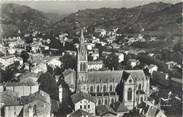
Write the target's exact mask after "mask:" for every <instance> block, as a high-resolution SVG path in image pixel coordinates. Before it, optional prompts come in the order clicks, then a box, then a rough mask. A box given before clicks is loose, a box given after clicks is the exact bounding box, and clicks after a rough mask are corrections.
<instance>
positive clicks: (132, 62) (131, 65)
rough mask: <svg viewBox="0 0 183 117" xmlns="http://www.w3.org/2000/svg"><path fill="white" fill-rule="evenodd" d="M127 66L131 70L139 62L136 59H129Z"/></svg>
mask: <svg viewBox="0 0 183 117" xmlns="http://www.w3.org/2000/svg"><path fill="white" fill-rule="evenodd" d="M128 64H129V65H130V67H131V68H134V67H136V66H137V65H139V64H140V61H139V60H136V59H129V60H128Z"/></svg>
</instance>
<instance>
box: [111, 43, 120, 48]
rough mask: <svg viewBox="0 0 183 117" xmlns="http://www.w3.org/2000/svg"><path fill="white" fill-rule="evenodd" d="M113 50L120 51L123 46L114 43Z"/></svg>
mask: <svg viewBox="0 0 183 117" xmlns="http://www.w3.org/2000/svg"><path fill="white" fill-rule="evenodd" d="M111 46H112V48H113V49H120V47H121V45H119V44H117V43H112V44H111Z"/></svg>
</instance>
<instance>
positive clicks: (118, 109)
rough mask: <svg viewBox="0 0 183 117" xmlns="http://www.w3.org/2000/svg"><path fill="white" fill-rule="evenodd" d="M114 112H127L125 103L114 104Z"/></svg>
mask: <svg viewBox="0 0 183 117" xmlns="http://www.w3.org/2000/svg"><path fill="white" fill-rule="evenodd" d="M113 109H114V111H116V112H127V111H128V109H127V107H126V106H125V105H124V103H121V102H116V103H114V107H113Z"/></svg>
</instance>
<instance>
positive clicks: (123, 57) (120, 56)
mask: <svg viewBox="0 0 183 117" xmlns="http://www.w3.org/2000/svg"><path fill="white" fill-rule="evenodd" d="M116 55H117V56H118V62H119V63H121V62H123V61H124V60H125V54H124V53H122V52H117V53H116Z"/></svg>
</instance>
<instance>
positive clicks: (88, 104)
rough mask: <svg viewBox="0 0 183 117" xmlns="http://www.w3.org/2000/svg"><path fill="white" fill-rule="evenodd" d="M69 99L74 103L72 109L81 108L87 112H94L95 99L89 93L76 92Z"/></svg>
mask: <svg viewBox="0 0 183 117" xmlns="http://www.w3.org/2000/svg"><path fill="white" fill-rule="evenodd" d="M71 99H72V102H73V104H74V111H77V110H79V109H81V110H83V111H86V112H88V113H91V114H95V100H94V98H93V97H92V96H91V95H90V94H88V93H84V92H77V93H75V94H73V95H72V96H71Z"/></svg>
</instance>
